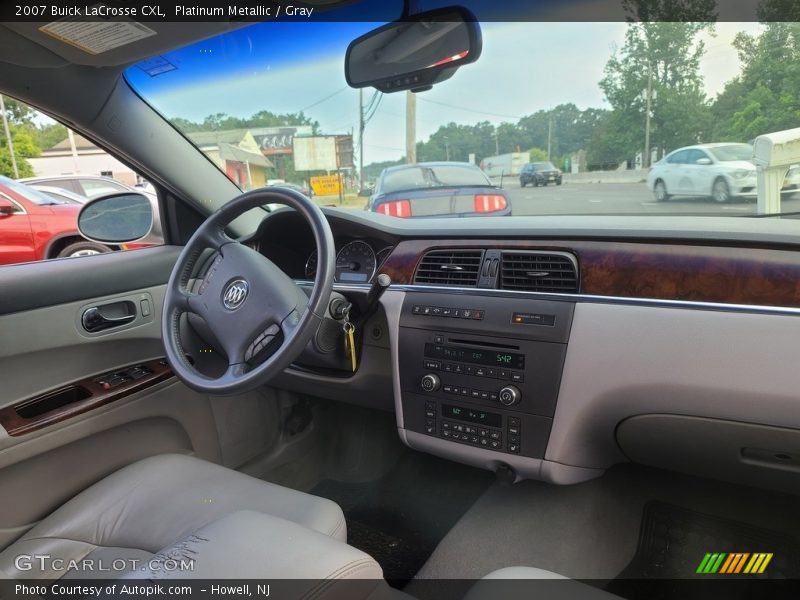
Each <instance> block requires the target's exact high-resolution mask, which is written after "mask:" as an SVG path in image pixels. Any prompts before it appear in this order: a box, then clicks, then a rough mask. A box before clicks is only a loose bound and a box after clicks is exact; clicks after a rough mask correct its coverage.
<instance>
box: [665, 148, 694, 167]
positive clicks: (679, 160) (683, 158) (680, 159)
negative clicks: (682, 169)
mask: <svg viewBox="0 0 800 600" xmlns="http://www.w3.org/2000/svg"><path fill="white" fill-rule="evenodd" d="M667 162H668V163H670V164H673V165H683V164H686V163H687V162H689V150H681V151H680V152H675V153H674V154H670V155H669V157H668V158H667Z"/></svg>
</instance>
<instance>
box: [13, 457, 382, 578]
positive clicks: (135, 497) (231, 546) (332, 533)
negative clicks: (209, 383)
mask: <svg viewBox="0 0 800 600" xmlns="http://www.w3.org/2000/svg"><path fill="white" fill-rule="evenodd" d="M346 535H347V532H346V526H345V520H344V515H343V513H342V511H341V509H340V508H339V506H338V505H336V504H335V503H334V502H331V501H330V500H326V499H323V498H318V497H316V496H312V495H310V494H304V493H302V492H297V491H294V490H290V489H288V488H284V487H281V486H277V485H273V484H270V483H266V482H264V481H261V480H259V479H255V478H253V477H249V476H247V475H243V474H241V473H238V472H236V471H232V470H230V469H227V468H224V467H221V466H219V465H215V464H212V463H209V462H206V461H203V460H199V459H197V458H192V457H190V456H183V455H161V456H155V457H152V458H148V459H145V460H142V461H139V462H137V463H135V464H132V465H130V466H128V467H125V468H124V469H121V470H119V471H117V472H116V473H113V474H112V475H110V476H108V477H106V478H105V479H103V480H101V481H100V482H98V483H96V484H95V485H93V486H92V487H90V488H88V489H87V490H85V491H83V492H82V493H80V494H78V495H77V496H76V497H75V498H73V499H72V500H70V501H69V502H67V503H66V504H64V505H63V506H62V507H61V508H59V509H57V510H56V511H55V512H53V513H52V514H51V515H50V516H48V517H47V518H45V519H44V520H42V521H41V522H40V523H39V524H38V525H36V526H35V527H33V528H32V529H31V530H30V531H29V532H28V533H26V534H25V535H24V536H23V537H22V538H21V539H19V540H17V541H16V542H14V543H13V544H12V545H11V546H10V547H8V548H6V549H5V550H4V551H3V552H2V553H0V572H5V573H6V574H7V575H9V576H12V577H14V578H23V577H24V578H47V579H57V578H60V577H64V576H67V577H69V576H71V577H75V576H80V577H92V576H102V577H120V576H122V575H124V573H120V572H114V573H108V572H104V573H101V574H99V575H98V574H97V573H96V571H93V570H91V569H89V568H86V569H85V570H83V571H81V570H80V567H81V566H85V565H87V564H89V563H87V562H86V561H92V560H93V561H95V565H96V564H97V562H98V561H100V560H102V561H103V562H105V563H110V562H111V561H113V560H115V559H126V560H136V561H140V563H147V562H149V561H150V559H151V558H152V557H154V556H156V555H161V556H164V555H170V553H173V554H174V553H175V552H181V550H180V549H183V550H182V551H184V554H183V556H191V557H192V558H194V559H195V565H194V571H192V572H188V573H185V575H186V576H189V577H192V576H193V577H254V578H256V577H282V578H309V577H311V578H320V579H322V578H325V577H329V576H330V577H334V578H335V577H340V576H344V575H346V576H348V577H366V578H370V579H382V574H381V569H380V567H379V566H378V564H377V563H375V561H374V560H373V559H372V558H370V557H369V556H368V555H366V554H364V553H363V552H360V551H359V550H356V549H355V548H351V547H349V546H347V545H346V544H345V543H344V542H345V540H346ZM186 552H189V553H188V554H186ZM165 553H166V554H165ZM41 554H49V555H50V556H51V557H52V558H53V559H55V558H60V559H63V560H64V561H65V563H64V564H62V565H61V568H59V566H58V565H56V564H54V561H53V560H48V561H47V562H46V563H41V562H37V561H35V560H34V561H25V560H23V561H22V562H20V560H19V558H18V557H19V556H32V555H41ZM293 555H294V556H295V562H294V563H292V562H291V561H288V560H284V559H285V558H286V557H290V556H293ZM277 557H284V558H281V559H278V558H277ZM301 557H302V559H300V558H301ZM69 561H75V563H77V564H78V565H79V570H78V571H76V570H72V569H71V570H69V572H67V571H65V568H64V567H65V566H66V564H67V563H69ZM73 564H74V563H73ZM155 575H157V573H150V574H148V576H155ZM176 575H181V574H180V573H170V574H169V576H170V577H174V576H176ZM136 576H137V577H141V576H142V573H141V572H139V573H137V574H136Z"/></svg>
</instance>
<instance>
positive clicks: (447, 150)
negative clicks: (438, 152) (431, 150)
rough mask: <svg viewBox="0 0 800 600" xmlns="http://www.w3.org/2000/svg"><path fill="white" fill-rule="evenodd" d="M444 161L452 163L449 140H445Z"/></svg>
mask: <svg viewBox="0 0 800 600" xmlns="http://www.w3.org/2000/svg"><path fill="white" fill-rule="evenodd" d="M444 159H445V160H446V161H448V162H449V161H450V142H449V140H448V139H447V138H444Z"/></svg>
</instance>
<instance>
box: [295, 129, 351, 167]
mask: <svg viewBox="0 0 800 600" xmlns="http://www.w3.org/2000/svg"><path fill="white" fill-rule="evenodd" d="M292 144H293V147H294V168H295V171H336V170H337V169H345V168H351V167H352V166H353V136H352V135H317V136H308V137H295V138H294V139H293V140H292Z"/></svg>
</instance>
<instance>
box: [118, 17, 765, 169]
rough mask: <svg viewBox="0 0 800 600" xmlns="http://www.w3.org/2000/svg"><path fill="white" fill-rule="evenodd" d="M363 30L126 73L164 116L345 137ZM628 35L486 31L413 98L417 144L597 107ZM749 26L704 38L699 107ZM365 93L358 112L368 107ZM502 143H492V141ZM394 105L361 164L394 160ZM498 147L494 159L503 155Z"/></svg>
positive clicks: (400, 127) (205, 48)
mask: <svg viewBox="0 0 800 600" xmlns="http://www.w3.org/2000/svg"><path fill="white" fill-rule="evenodd" d="M376 25H377V24H370V23H327V24H326V23H262V24H258V25H255V26H252V27H247V28H245V29H242V30H239V31H236V32H233V33H229V34H226V35H225V36H221V37H220V38H215V39H214V40H211V41H208V42H205V43H203V44H200V45H195V46H191V47H188V48H185V49H183V50H179V51H176V52H173V53H170V54H168V55H165V57H166V58H167V60H169V61H170V63H171V64H172V65H174V66H175V67H176V69H175V70H172V71H169V72H166V73H163V74H160V75H156V76H154V77H151V76H150V75H148V74H147V73H146V72H145V71H144V70H142V69H139V68H136V67H132V68H131V69H129V70H128V73H127V77H128V80H129V81H130V82H131V84H132V85H133V86H134V88H136V89H137V90H139V91H140V93H142V95H143V96H144V97H145V98H146V99H148V100H149V101H150V102H151V103H152V104H153V105H154V106H155V108H157V109H158V110H159V111H161V112H162V114H164V115H165V116H167V117H170V118H172V117H183V118H187V119H191V120H195V121H202V120H203V118H205V117H206V116H207V115H209V114H212V113H220V112H222V113H227V114H228V115H233V116H239V117H247V116H250V115H251V114H253V113H255V112H258V111H259V110H264V109H266V110H269V111H271V112H274V113H288V112H292V113H294V112H299V111H300V110H304V112H305V114H306V115H307V116H309V117H311V118H312V119H314V120H316V121H318V122H319V123H320V128H321V131H322V132H323V133H326V134H338V133H349V132H356V131H357V128H358V91H357V90H353V89H351V88H349V87H347V84H346V82H345V79H344V70H343V62H344V53H345V49H346V48H347V45H348V43H349V42H350V41H351V40H352V39H354V38H356V37H358V36H359V35H361V34H362V33H364V32H366V31H368V30H369V29H372V28H373V27H375V26H376ZM626 27H627V25H626V24H624V23H620V22H613V23H580V22H579V23H532V22H522V23H485V24H482V31H483V54H482V56H481V57H480V59H479V60H478V61H477V62H476V63H474V64H470V65H466V66H464V67H463V68H462V69H460V70H459V71H458V72H457V73H456V74H455V75H454V76H453V78H452V79H450V80H448V81H445V82H443V83H441V84H439V85H438V86H435V87H434V88H433V89H432V90H430V91H427V92H424V93H421V94H419V95H418V103H417V139H418V140H426V139H427V138H428V137H429V136H430V135H431V134H432V133H433V132H435V131H436V130H437V129H438V128H439V126H441V125H444V124H447V123H449V122H456V123H460V124H474V123H476V122H478V121H489V122H490V123H493V124H495V125H499V124H500V123H502V122H516V121H517V120H518V119H519V118H520V117H522V116H525V115H529V114H531V113H534V112H536V111H538V110H542V109H545V110H546V109H549V108H552V107H553V106H556V105H558V104H561V103H565V102H572V103H574V104H576V105H577V106H578V107H579V108H581V109H585V108H589V107H607V103H606V102H605V100H604V98H603V94H602V91H601V90H600V88H599V86H598V82H599V80H600V79H601V78H602V77H603V68H604V66H605V64H606V62H607V60H608V58H609V57H610V56H611V54H612V52H613V51H614V49H615V48H616V47H621V46H622V44H623V41H624V33H625V29H626ZM760 28H761V26H760V25H758V24H756V23H744V24H742V23H718V24H717V25H716V33H715V34H714V35H713V36H711V35H708V34H704V35H703V38H704V41H705V43H706V47H707V53H706V56H705V58H704V59H703V61H702V64H701V73H702V75H703V76H704V80H705V86H706V93H707V94H708V96H709V97H713V96H715V95H716V94H717V93H719V92H720V91H722V89H723V87H724V85H725V82H727V81H729V80H730V79H731V78H733V77H734V76H735V75H736V74H737V73H738V71H739V61H738V57H737V55H736V51H735V50H734V49H733V48H732V46H731V41H732V40H733V37H734V35H735V34H736V33H737V32H738V31H742V30H745V31H748V32H751V33H754V32H758V31H760ZM372 93H373V90H372V89H369V88H368V89H365V91H364V97H365V101H368V100H369V99H370V97H371V96H372ZM501 143H502V140H501ZM404 144H405V94H404V93H399V94H387V95H385V96H384V97H383V98H382V100H381V104H380V106H379V108H378V110H377V112H376V113H375V116H374V118H373V119H372V120H371V121H370V122H369V124H368V125H367V129H366V134H365V142H364V149H365V164H369V163H371V162H377V161H383V160H393V159H397V158H400V157H401V156H402V155H403V154H404V153H405V149H404ZM511 150H512V149H511V148H507V149H505V150H503V149H502V147H501V151H511Z"/></svg>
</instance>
